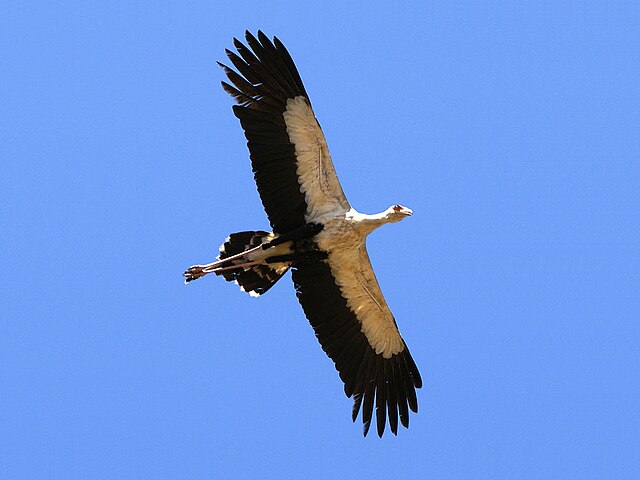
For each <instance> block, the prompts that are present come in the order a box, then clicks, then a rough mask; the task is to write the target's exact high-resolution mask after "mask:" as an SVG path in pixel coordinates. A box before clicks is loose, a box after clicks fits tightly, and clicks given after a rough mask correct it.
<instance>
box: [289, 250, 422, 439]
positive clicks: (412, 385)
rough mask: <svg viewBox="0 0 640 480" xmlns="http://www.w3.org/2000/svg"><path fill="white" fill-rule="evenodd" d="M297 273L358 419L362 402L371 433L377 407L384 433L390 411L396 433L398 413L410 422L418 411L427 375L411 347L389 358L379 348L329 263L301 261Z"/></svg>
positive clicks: (302, 296) (303, 301) (307, 310)
mask: <svg viewBox="0 0 640 480" xmlns="http://www.w3.org/2000/svg"><path fill="white" fill-rule="evenodd" d="M291 273H292V277H293V282H294V284H295V287H296V295H297V296H298V299H299V300H300V304H301V305H302V308H303V309H304V312H305V314H306V316H307V318H308V319H309V322H310V323H311V326H312V327H313V329H314V331H315V334H316V337H317V338H318V341H319V342H320V345H321V346H322V349H323V350H324V351H325V353H326V354H327V355H328V356H329V357H330V358H331V359H332V360H333V361H334V363H335V366H336V370H338V372H339V373H340V378H341V379H342V381H343V382H344V384H345V387H344V388H345V393H346V395H347V396H348V397H352V396H353V399H354V405H353V420H354V421H355V419H356V417H357V416H358V412H359V411H360V408H361V406H362V421H363V423H364V433H365V435H366V434H367V432H368V430H369V427H370V424H371V419H372V417H373V410H374V407H375V412H376V415H375V416H376V428H377V431H378V435H380V436H382V433H383V432H384V429H385V424H386V420H387V415H388V419H389V426H390V428H391V431H392V432H393V433H394V434H396V433H397V431H398V414H399V415H400V422H401V423H402V425H404V426H405V427H408V426H409V413H408V409H407V405H408V407H409V408H410V409H411V410H412V411H414V412H417V411H418V403H417V400H416V391H415V389H416V388H420V387H421V386H422V380H421V378H420V374H419V373H418V369H417V367H416V365H415V363H414V361H413V358H411V354H410V353H409V350H408V349H407V347H406V346H405V348H404V350H403V351H402V352H400V353H398V354H396V355H393V356H392V357H391V358H388V359H387V358H384V357H383V356H382V355H378V354H376V353H375V351H374V350H373V348H371V346H370V345H369V342H368V341H367V338H366V337H365V335H364V333H362V331H361V327H360V322H358V319H357V318H356V316H355V314H354V313H353V312H352V311H351V309H350V308H349V306H348V305H347V301H346V299H345V298H344V297H343V296H342V293H341V291H340V287H338V286H337V285H336V283H335V279H334V277H333V275H332V274H331V268H330V267H329V265H328V264H327V263H324V262H317V261H315V262H298V263H296V264H294V265H293V269H292V271H291Z"/></svg>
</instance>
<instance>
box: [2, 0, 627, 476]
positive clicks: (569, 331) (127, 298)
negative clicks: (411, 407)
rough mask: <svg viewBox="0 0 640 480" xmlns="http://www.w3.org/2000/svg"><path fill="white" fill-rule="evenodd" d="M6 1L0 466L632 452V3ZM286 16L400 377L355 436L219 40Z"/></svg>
mask: <svg viewBox="0 0 640 480" xmlns="http://www.w3.org/2000/svg"><path fill="white" fill-rule="evenodd" d="M454 3H457V2H448V1H441V2H431V1H428V2H412V3H411V4H410V5H405V6H403V7H391V6H390V5H391V2H368V3H367V6H363V5H364V3H363V4H362V6H355V4H346V5H345V3H344V2H306V1H300V2H248V1H230V2H216V1H206V2H200V1H197V2H148V3H145V2H137V3H134V4H131V3H130V2H119V1H116V2H63V3H57V2H4V3H3V5H2V7H0V24H1V25H0V39H1V42H2V49H1V52H0V71H2V74H1V75H0V88H1V91H0V156H1V158H2V174H1V175H0V222H1V231H2V233H1V234H0V256H1V262H2V268H1V270H0V271H1V285H0V291H1V293H0V296H1V301H0V432H1V434H0V476H1V477H2V478H7V479H37V478H48V479H65V480H68V479H76V478H77V479H103V478H104V479H123V478H132V479H141V478H150V479H165V478H166V479H196V478H240V479H244V478H247V479H254V478H266V477H270V478H283V479H285V478H291V479H294V478H295V479H299V478H311V479H315V478H317V479H327V478H383V477H384V478H413V479H417V478H429V479H439V478H442V479H450V478H487V479H496V478H509V479H513V478H534V479H538V478H563V479H564V478H580V479H585V478H616V479H623V478H637V477H634V475H637V474H638V471H640V412H639V410H640V407H639V406H638V405H640V380H639V367H640V358H639V357H640V354H639V350H640V348H639V345H640V325H639V319H640V80H639V79H640V6H639V5H640V4H639V3H638V2H637V1H628V2H622V1H600V2H598V1H593V2H589V1H585V2H572V1H569V2H546V1H530V2H507V1H504V2H460V3H457V4H456V5H454ZM247 28H248V29H251V30H253V31H255V30H257V29H258V28H260V29H263V30H264V31H265V32H266V33H267V34H269V35H274V34H275V35H278V36H279V37H280V38H281V39H282V40H283V41H284V43H285V44H286V45H287V46H288V48H289V50H290V52H291V53H292V55H293V57H294V59H295V61H296V63H297V65H298V68H299V70H300V72H301V74H302V77H303V80H304V82H305V84H306V87H307V90H308V92H309V94H310V96H311V100H312V102H313V105H314V107H315V110H316V114H317V116H318V118H319V120H320V122H321V124H322V126H323V128H324V130H325V134H326V136H327V138H328V141H329V146H330V149H331V152H332V155H333V159H334V163H335V165H336V168H337V170H338V174H339V175H340V178H341V180H342V184H343V187H344V190H345V191H346V192H347V195H348V197H349V199H350V201H351V203H352V204H353V205H354V206H355V207H356V208H357V209H359V210H360V211H364V212H376V211H380V210H383V209H384V208H386V207H387V206H388V205H390V204H392V203H396V202H399V203H402V204H405V205H407V206H409V207H411V208H413V210H414V212H415V213H414V216H413V217H412V218H411V219H408V220H406V221H404V222H402V223H401V224H398V225H393V226H388V227H384V228H382V229H380V230H379V231H376V232H375V233H374V234H373V235H372V236H371V237H370V239H369V243H368V245H369V251H370V255H371V257H372V262H373V264H374V267H375V269H376V272H377V274H378V277H379V279H380V283H381V286H382V289H383V291H384V293H385V295H386V297H387V300H388V302H389V304H390V306H391V308H392V310H393V312H394V313H395V316H396V319H397V321H398V324H399V326H400V328H401V331H402V333H403V335H404V337H405V339H406V341H407V343H408V344H409V346H410V348H411V351H412V353H413V356H414V358H415V360H416V362H417V363H418V365H419V367H420V369H421V372H422V375H423V378H424V388H423V389H422V390H420V391H419V402H420V413H419V414H418V415H416V416H412V418H411V428H410V429H409V430H404V429H401V431H400V432H399V435H398V437H393V436H391V435H388V436H386V435H385V437H384V438H383V439H382V440H380V439H378V438H377V437H376V436H375V435H370V436H369V437H367V438H366V439H363V438H362V435H361V426H360V424H359V423H358V424H357V425H353V424H352V423H351V420H350V410H351V400H349V399H347V398H346V397H345V396H344V394H343V391H342V384H341V382H340V380H339V378H338V376H337V373H336V372H335V371H334V368H333V365H332V363H331V362H330V361H329V360H328V359H327V358H326V357H325V355H324V354H323V352H322V351H321V349H320V347H319V346H318V345H317V342H316V340H315V337H314V335H313V332H312V330H311V328H310V326H309V325H308V323H307V321H306V319H305V317H304V316H303V314H302V311H301V309H300V307H299V305H298V304H297V301H296V298H295V295H294V293H293V289H292V286H291V282H290V279H289V278H285V279H283V280H282V281H281V282H280V284H278V285H277V286H276V287H274V289H273V290H272V291H270V292H269V293H268V294H267V295H266V296H264V297H263V298H260V299H254V298H250V297H249V296H248V295H246V294H243V293H241V292H240V291H239V290H238V289H237V288H236V287H235V286H234V285H232V284H227V283H225V282H223V281H222V280H221V279H218V278H207V279H204V280H200V281H198V282H195V283H193V284H191V285H189V286H185V285H183V284H182V278H181V273H182V271H183V270H184V268H185V267H187V266H189V265H191V264H193V263H198V262H204V261H207V260H210V259H212V257H213V256H214V255H215V253H216V251H217V247H218V245H219V244H220V242H221V241H222V240H223V239H224V238H225V236H226V235H227V234H228V233H230V232H233V231H238V230H244V229H255V228H266V227H268V223H267V221H266V218H265V216H264V213H263V211H262V207H261V205H260V203H259V200H258V196H257V194H256V191H255V188H254V185H253V181H252V176H251V172H250V166H249V161H248V156H247V151H246V146H245V140H244V137H243V135H242V132H241V129H240V127H239V125H238V122H237V120H236V119H235V117H233V115H232V113H231V104H232V101H231V99H230V98H228V96H227V95H226V94H225V93H224V92H223V91H222V89H221V88H220V87H219V82H220V80H222V78H223V74H222V72H221V71H220V70H219V69H218V68H217V66H216V65H215V61H216V60H222V59H224V49H225V48H227V47H230V46H231V39H232V37H233V36H242V35H243V32H244V30H245V29H247Z"/></svg>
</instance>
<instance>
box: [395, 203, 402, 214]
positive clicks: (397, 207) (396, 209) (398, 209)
mask: <svg viewBox="0 0 640 480" xmlns="http://www.w3.org/2000/svg"><path fill="white" fill-rule="evenodd" d="M393 209H394V210H395V211H396V212H398V211H400V210H402V205H398V204H397V203H396V204H395V205H394V206H393Z"/></svg>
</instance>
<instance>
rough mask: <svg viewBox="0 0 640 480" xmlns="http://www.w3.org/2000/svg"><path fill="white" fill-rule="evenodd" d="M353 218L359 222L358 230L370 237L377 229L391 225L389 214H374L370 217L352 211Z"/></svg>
mask: <svg viewBox="0 0 640 480" xmlns="http://www.w3.org/2000/svg"><path fill="white" fill-rule="evenodd" d="M350 216H351V218H352V219H353V220H354V221H355V222H357V224H358V228H359V229H360V231H361V232H362V233H363V234H364V235H369V234H370V233H371V232H373V231H374V230H375V229H376V228H378V227H380V226H382V225H384V224H385V223H389V219H388V216H387V212H386V211H384V212H380V213H374V214H373V215H369V214H367V213H360V212H356V211H355V210H352V211H351V212H350Z"/></svg>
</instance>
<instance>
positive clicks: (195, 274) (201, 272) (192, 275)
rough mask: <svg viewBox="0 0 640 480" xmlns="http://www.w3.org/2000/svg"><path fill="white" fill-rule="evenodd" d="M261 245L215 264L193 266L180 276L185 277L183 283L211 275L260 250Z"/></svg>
mask: <svg viewBox="0 0 640 480" xmlns="http://www.w3.org/2000/svg"><path fill="white" fill-rule="evenodd" d="M261 247H262V245H258V246H257V247H253V248H250V249H249V250H245V251H244V252H240V253H237V254H235V255H231V256H229V257H227V258H223V259H221V260H217V261H215V262H211V263H206V264H204V265H193V266H191V267H189V268H188V269H187V270H186V271H185V272H184V273H183V274H182V275H183V276H184V277H186V280H185V283H189V282H191V281H192V280H196V279H198V278H201V277H204V276H205V275H206V274H207V273H211V272H214V271H216V270H217V269H218V268H220V267H223V266H225V264H227V263H229V262H232V261H234V260H237V259H238V258H242V257H243V256H245V255H247V254H249V253H253V252H256V251H258V250H260V248H261ZM234 268H235V267H234Z"/></svg>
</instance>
